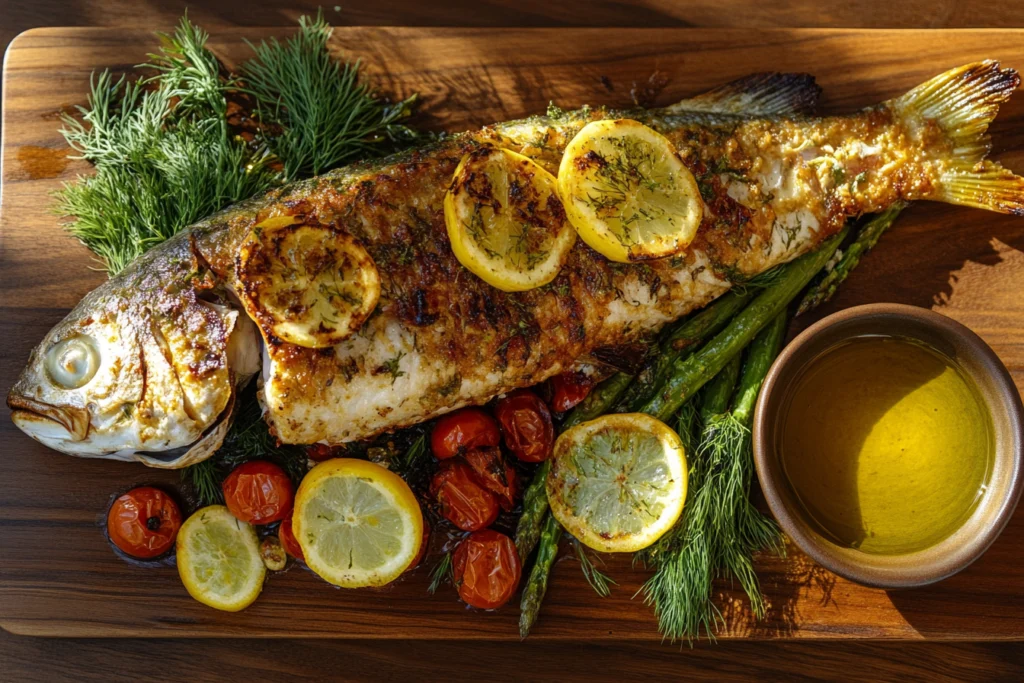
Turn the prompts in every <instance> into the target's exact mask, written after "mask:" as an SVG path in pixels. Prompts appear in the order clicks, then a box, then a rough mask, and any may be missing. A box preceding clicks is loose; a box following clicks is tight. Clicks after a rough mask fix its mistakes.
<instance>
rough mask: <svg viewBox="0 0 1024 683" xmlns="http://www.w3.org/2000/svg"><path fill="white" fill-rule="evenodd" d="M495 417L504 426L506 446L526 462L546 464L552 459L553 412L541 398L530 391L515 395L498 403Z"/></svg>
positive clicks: (553, 442)
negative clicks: (543, 462) (545, 462)
mask: <svg viewBox="0 0 1024 683" xmlns="http://www.w3.org/2000/svg"><path fill="white" fill-rule="evenodd" d="M494 415H495V417H497V418H498V424H500V425H501V433H502V435H503V436H504V437H505V445H506V446H508V449H509V450H510V451H512V452H513V453H514V454H515V456H516V457H517V458H519V459H520V460H522V461H524V462H542V461H544V460H547V459H548V458H550V457H551V449H552V447H553V446H554V445H555V425H554V423H553V422H552V421H551V411H550V410H548V407H547V406H546V405H544V401H542V400H540V398H539V397H538V396H537V394H535V393H533V392H532V391H527V390H526V389H520V390H519V391H513V392H512V393H511V394H509V395H508V396H506V397H505V398H503V399H499V400H498V404H497V405H496V406H495V408H494Z"/></svg>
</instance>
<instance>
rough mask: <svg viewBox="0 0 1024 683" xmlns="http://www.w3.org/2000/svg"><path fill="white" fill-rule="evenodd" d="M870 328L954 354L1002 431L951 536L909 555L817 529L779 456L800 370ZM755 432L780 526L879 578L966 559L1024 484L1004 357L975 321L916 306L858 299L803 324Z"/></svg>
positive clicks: (1017, 408) (768, 390)
mask: <svg viewBox="0 0 1024 683" xmlns="http://www.w3.org/2000/svg"><path fill="white" fill-rule="evenodd" d="M869 335H882V336H891V337H903V338H909V339H914V340H917V341H920V342H923V343H924V344H927V345H928V346H931V347H932V348H933V349H936V350H938V351H940V352H941V353H944V354H946V355H947V356H949V357H950V358H951V359H953V360H954V361H955V362H956V364H957V365H959V366H960V368H962V369H963V371H964V372H965V373H966V374H967V375H969V376H970V377H971V378H972V379H973V380H974V383H975V384H976V385H977V387H978V390H979V392H980V393H981V396H982V399H983V400H984V402H985V404H986V405H987V407H988V411H989V414H990V415H991V416H992V426H993V429H994V435H995V459H994V462H993V467H992V473H991V476H990V479H989V482H988V488H987V491H986V493H985V495H984V496H982V498H981V500H980V501H979V503H978V506H977V508H976V509H975V511H974V513H973V515H972V516H971V517H970V518H968V520H967V521H966V522H965V523H964V524H963V526H961V527H960V529H959V530H957V531H956V532H954V533H953V534H952V535H951V536H949V537H948V538H946V539H945V540H943V541H940V542H939V543H938V544H936V545H933V546H931V547H929V548H926V549H924V550H920V551H917V552H913V553H908V554H903V555H879V554H870V553H865V552H861V551H860V550H856V549H854V548H849V547H845V546H840V545H837V544H836V543H833V542H832V541H831V540H829V539H828V538H826V537H825V536H824V535H822V534H821V533H819V532H818V531H817V527H816V525H815V524H814V523H813V522H812V521H811V520H810V519H808V517H807V515H806V513H805V512H804V511H803V508H802V506H801V505H800V504H799V503H798V501H797V499H796V496H795V494H794V492H793V491H792V489H791V485H790V483H789V481H788V480H787V478H786V476H785V475H784V473H783V471H782V466H781V460H780V458H779V451H778V448H779V447H778V444H779V438H778V437H779V432H780V429H781V423H782V418H783V417H784V416H783V415H781V406H783V405H784V401H785V399H786V397H787V393H788V392H789V391H790V389H791V387H792V384H793V382H794V380H796V379H797V378H798V377H799V375H800V372H801V370H802V369H803V368H804V367H806V366H807V364H808V363H810V362H811V361H813V360H814V359H815V358H817V357H819V356H820V355H821V354H823V353H825V352H826V351H828V350H829V349H831V348H833V347H834V346H836V345H837V344H840V343H842V342H844V341H847V340H850V339H853V338H855V337H862V336H869ZM753 441H754V460H755V464H756V466H757V476H758V479H759V480H760V481H761V487H762V489H763V490H764V495H765V498H766V499H767V501H768V505H769V507H770V508H771V511H772V514H774V515H775V518H776V519H777V520H778V521H779V524H780V525H781V526H782V529H783V530H784V531H785V532H786V533H787V534H788V535H789V536H790V538H792V539H793V541H794V542H795V543H796V544H797V545H798V546H800V548H802V549H803V551H804V552H806V553H807V554H808V555H810V556H811V557H812V558H813V559H814V560H815V561H817V562H818V563H819V564H821V565H822V566H824V567H826V568H827V569H830V570H831V571H833V572H835V573H836V574H839V575H840V576H844V577H846V578H848V579H851V580H853V581H856V582H858V583H862V584H865V585H869V586H876V587H880V588H907V587H912V586H923V585H925V584H929V583H934V582H936V581H940V580H942V579H944V578H946V577H948V576H951V575H953V574H955V573H957V572H958V571H960V570H962V569H964V568H965V567H967V566H968V565H969V564H971V563H972V562H974V561H975V560H976V559H978V558H979V557H980V556H981V555H982V554H983V553H984V552H985V550H986V549H988V547H989V546H990V545H991V544H992V542H993V541H995V539H996V537H997V536H998V535H999V533H1000V532H1001V531H1002V530H1003V527H1005V526H1006V523H1007V522H1008V521H1009V519H1010V516H1011V515H1012V514H1013V511H1014V509H1015V508H1016V506H1017V501H1018V499H1019V498H1020V495H1021V489H1022V487H1024V408H1022V407H1021V398H1020V394H1019V392H1018V391H1017V387H1016V386H1015V385H1014V382H1013V380H1012V379H1011V377H1010V374H1009V372H1007V370H1006V367H1005V366H1004V365H1003V364H1002V362H1001V361H1000V360H999V358H998V357H996V355H995V353H993V351H992V349H991V348H989V346H988V345H987V344H986V343H985V342H984V341H982V339H981V338H980V337H979V336H978V335H976V334H975V333H974V332H972V331H971V330H969V329H967V328H966V327H964V326H963V325H961V324H960V323H958V322H956V321H955V320H952V319H950V318H947V317H946V316H943V315H940V314H938V313H935V312H933V311H929V310H927V309H923V308H917V307H914V306H903V305H898V304H872V305H868V306H857V307H855V308H849V309H847V310H844V311H841V312H839V313H836V314H834V315H831V316H829V317H827V318H825V319H823V320H821V321H819V322H817V323H815V324H814V325H812V326H811V327H809V328H807V329H806V330H804V331H803V332H802V333H801V334H800V335H799V336H797V338H796V339H794V340H793V342H792V343H791V344H789V345H788V346H787V347H786V348H785V349H783V351H782V353H781V354H780V355H779V357H778V358H777V359H776V361H775V363H774V364H773V365H772V367H771V370H769V372H768V376H767V377H766V378H765V382H764V385H763V388H762V390H761V394H760V397H759V398H758V402H757V409H756V411H755V414H754V427H753ZM826 447H827V445H826Z"/></svg>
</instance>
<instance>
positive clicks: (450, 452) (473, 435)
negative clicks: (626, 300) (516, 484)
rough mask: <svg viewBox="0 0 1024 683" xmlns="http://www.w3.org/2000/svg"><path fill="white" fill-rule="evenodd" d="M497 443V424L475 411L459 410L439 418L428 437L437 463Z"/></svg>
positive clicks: (474, 409) (498, 441) (484, 414)
mask: <svg viewBox="0 0 1024 683" xmlns="http://www.w3.org/2000/svg"><path fill="white" fill-rule="evenodd" d="M499 443H501V434H500V433H499V432H498V424H497V423H496V422H495V421H494V418H493V417H491V416H490V415H488V414H487V413H485V412H484V411H483V410H481V409H479V408H463V409H462V410H456V411H455V412H454V413H448V414H447V415H444V416H442V417H441V418H440V419H439V420H438V421H437V423H435V424H434V431H433V432H431V434H430V450H432V451H433V452H434V457H435V458H437V459H438V460H445V459H447V458H453V457H455V456H456V455H458V454H459V453H462V452H465V451H466V450H468V449H470V448H481V447H487V446H497V445H498V444H499Z"/></svg>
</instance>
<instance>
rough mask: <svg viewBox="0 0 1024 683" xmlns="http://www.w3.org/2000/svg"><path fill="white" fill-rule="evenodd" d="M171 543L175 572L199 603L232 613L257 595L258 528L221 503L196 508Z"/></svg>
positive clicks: (261, 574) (260, 571)
mask: <svg viewBox="0 0 1024 683" xmlns="http://www.w3.org/2000/svg"><path fill="white" fill-rule="evenodd" d="M175 546H176V553H177V564H178V574H179V576H180V577H181V581H182V583H183V584H184V585H185V589H186V590H187V591H188V592H189V594H190V595H191V596H192V597H193V598H195V599H196V600H198V601H199V602H201V603H203V604H205V605H209V606H210V607H214V608H216V609H220V610H224V611H228V612H236V611H238V610H241V609H244V608H246V607H248V606H249V605H250V604H252V602H253V601H254V600H255V599H256V597H257V596H258V595H259V594H260V591H261V590H262V588H263V580H264V578H265V577H266V567H264V565H263V560H262V559H261V558H260V552H259V539H258V538H257V536H256V530H255V529H253V528H252V526H250V525H249V524H246V523H245V522H242V521H239V520H238V519H236V518H235V516H234V515H232V514H231V513H230V512H229V511H228V509H227V508H226V507H224V506H223V505H211V506H209V507H205V508H202V509H201V510H198V511H196V512H195V513H194V514H193V515H192V516H191V517H189V518H188V519H187V520H186V521H185V523H184V524H183V525H182V526H181V529H180V530H179V531H178V537H177V539H176V541H175Z"/></svg>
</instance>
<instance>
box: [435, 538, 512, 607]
mask: <svg viewBox="0 0 1024 683" xmlns="http://www.w3.org/2000/svg"><path fill="white" fill-rule="evenodd" d="M452 565H453V569H454V571H455V585H456V586H457V587H458V589H459V597H460V598H462V599H463V600H465V601H466V603H468V604H470V605H472V606H473V607H479V608H480V609H495V608H497V607H501V606H502V605H504V604H505V603H506V602H508V601H509V600H510V599H511V598H512V596H513V595H514V594H515V592H516V588H518V587H519V577H520V574H521V572H522V569H521V567H520V565H519V553H517V552H516V544H515V543H513V542H512V539H511V538H509V537H508V536H506V535H505V534H502V533H498V532H497V531H495V530H493V529H484V530H483V531H477V532H475V533H473V534H470V535H469V537H467V538H466V539H465V540H463V541H462V542H461V543H459V547H458V548H456V549H455V557H453V558H452Z"/></svg>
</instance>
